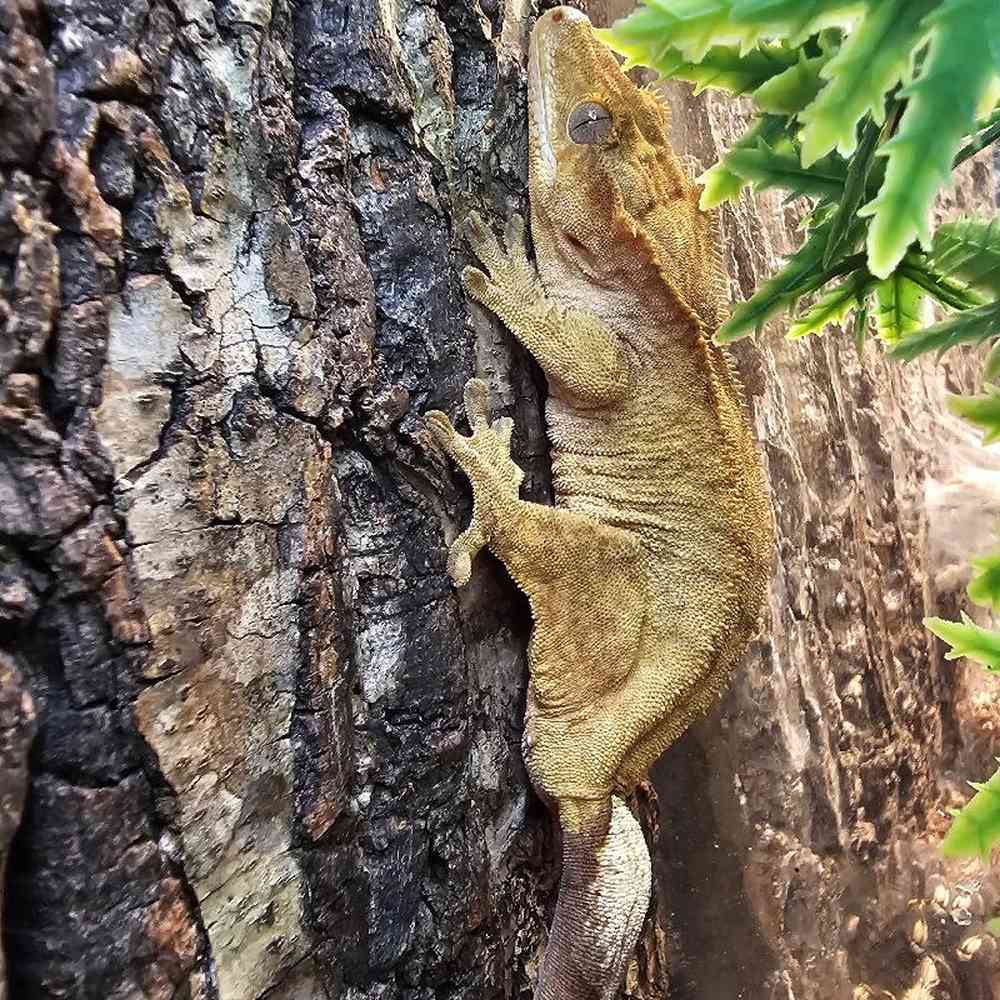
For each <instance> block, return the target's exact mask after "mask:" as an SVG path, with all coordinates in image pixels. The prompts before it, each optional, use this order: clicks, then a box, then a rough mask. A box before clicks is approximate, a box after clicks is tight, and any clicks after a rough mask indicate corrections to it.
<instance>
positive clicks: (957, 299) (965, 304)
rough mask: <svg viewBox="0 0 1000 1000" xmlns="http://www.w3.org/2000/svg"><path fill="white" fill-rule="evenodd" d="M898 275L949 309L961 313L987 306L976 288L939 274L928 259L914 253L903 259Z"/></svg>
mask: <svg viewBox="0 0 1000 1000" xmlns="http://www.w3.org/2000/svg"><path fill="white" fill-rule="evenodd" d="M896 273H898V274H901V275H903V276H904V277H906V278H909V279H910V281H912V282H913V283H914V284H915V285H919V286H920V287H921V288H922V289H923V290H924V291H925V292H926V293H927V294H928V295H930V296H931V298H933V299H935V300H936V301H938V302H940V303H941V305H943V306H945V307H946V308H948V309H956V310H958V311H959V312H961V311H962V310H965V309H975V308H977V307H978V306H981V305H985V304H986V299H985V298H984V297H983V296H982V295H980V294H979V292H977V291H976V290H975V289H974V288H970V287H969V286H968V285H964V284H962V282H960V281H956V280H955V279H954V278H949V277H947V276H946V275H943V274H938V272H937V271H935V270H934V269H933V268H931V267H930V266H929V265H928V264H927V262H926V258H923V257H922V256H921V255H920V254H919V253H916V252H914V251H911V252H910V253H908V254H907V255H906V256H905V257H904V258H903V263H902V264H900V265H899V268H898V269H897V272H896Z"/></svg>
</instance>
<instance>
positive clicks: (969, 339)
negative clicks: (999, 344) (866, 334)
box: [889, 302, 1000, 361]
mask: <svg viewBox="0 0 1000 1000" xmlns="http://www.w3.org/2000/svg"><path fill="white" fill-rule="evenodd" d="M998 333H1000V303H997V302H991V303H989V304H988V305H985V306H979V307H978V308H977V309H967V310H965V312H961V313H959V314H958V315H957V316H951V317H949V318H948V319H946V320H944V321H943V322H941V323H935V324H934V325H933V326H928V327H924V329H923V330H918V331H917V332H916V333H911V334H910V335H909V336H906V337H904V338H903V339H902V340H901V341H899V343H898V344H896V345H895V347H893V349H892V350H891V351H890V352H889V356H890V357H892V358H895V359H896V360H898V361H912V360H913V359H914V358H916V357H919V356H920V355H921V354H926V353H927V352H928V351H947V350H948V349H949V348H952V347H956V346H957V345H958V344H981V343H982V342H983V341H984V340H987V339H988V338H989V337H991V336H995V335H996V334H998Z"/></svg>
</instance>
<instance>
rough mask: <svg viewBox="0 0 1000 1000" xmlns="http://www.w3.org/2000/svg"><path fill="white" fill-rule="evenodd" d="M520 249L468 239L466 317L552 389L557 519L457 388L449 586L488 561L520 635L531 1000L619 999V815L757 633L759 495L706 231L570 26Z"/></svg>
mask: <svg viewBox="0 0 1000 1000" xmlns="http://www.w3.org/2000/svg"><path fill="white" fill-rule="evenodd" d="M528 60H529V61H528V105H529V144H528V146H529V163H528V172H529V179H528V195H529V205H530V234H531V243H532V246H533V248H534V260H535V265H534V266H533V265H532V264H531V263H530V262H529V257H528V251H527V243H526V236H525V225H524V222H523V220H522V219H521V218H520V217H518V216H516V215H515V216H514V217H512V218H511V220H510V222H509V223H508V225H507V228H506V233H505V235H504V238H503V239H502V240H501V239H498V238H496V237H495V236H494V235H492V233H491V232H490V230H489V229H488V227H487V226H486V224H485V223H484V221H483V220H482V218H480V217H479V216H478V215H475V214H473V215H470V217H469V221H468V225H467V239H468V242H469V245H470V246H471V247H472V249H473V251H474V252H475V254H476V256H477V258H478V260H479V261H480V263H481V265H482V266H481V267H469V268H466V269H465V270H464V271H463V284H464V287H465V290H466V292H467V294H468V296H469V297H470V298H471V299H473V300H474V301H476V302H477V303H479V304H480V305H482V306H484V307H485V308H486V309H487V310H489V311H491V312H492V313H494V314H495V315H496V316H497V317H498V318H499V319H500V320H502V322H503V323H504V324H505V325H506V326H507V327H508V328H509V330H510V331H511V332H512V333H513V335H514V336H515V337H516V338H517V339H518V340H519V341H520V342H521V343H522V344H523V345H524V346H525V347H526V348H527V349H528V351H529V352H530V353H531V354H532V355H533V356H534V358H535V359H536V360H537V362H538V363H539V365H540V366H541V368H542V370H543V372H544V374H545V376H546V381H547V383H548V395H547V399H546V403H545V417H546V425H547V433H548V438H549V443H550V447H551V455H552V487H553V495H554V500H555V505H554V506H549V505H546V504H539V503H532V502H529V501H526V500H522V499H521V498H520V487H521V483H522V480H523V472H522V470H521V469H520V468H519V466H518V465H517V464H516V462H515V461H514V459H513V458H512V455H511V437H512V432H513V424H512V422H511V420H510V419H509V418H508V417H500V418H498V419H495V420H491V419H490V405H489V387H488V386H487V384H486V383H485V382H484V381H483V380H481V379H473V380H471V381H470V382H469V383H468V385H467V386H466V389H465V398H464V407H465V414H466V418H467V420H468V423H469V426H470V430H471V434H469V435H466V434H462V433H459V432H458V431H457V430H456V429H455V427H454V426H453V424H452V422H451V420H450V419H449V417H448V416H447V415H445V414H444V413H442V412H440V411H429V412H428V413H426V414H425V419H426V423H427V428H428V430H429V432H430V435H431V438H432V439H433V442H434V443H435V444H436V445H437V446H438V447H439V448H440V449H441V450H443V452H444V453H445V454H446V455H448V456H450V457H451V459H452V460H453V461H454V462H455V463H456V464H457V466H458V467H459V468H460V469H461V471H462V472H463V473H464V475H465V476H466V477H467V478H468V480H469V482H470V484H471V487H472V494H473V510H472V518H471V521H470V524H469V526H468V528H466V529H465V530H464V531H463V532H462V533H461V535H459V536H458V538H456V539H455V541H454V542H453V544H452V545H451V546H450V549H449V553H448V561H447V568H448V571H449V573H450V574H451V576H452V578H453V580H454V582H455V584H456V585H459V586H460V585H463V584H465V583H467V582H468V580H469V579H470V575H471V572H472V561H473V559H474V558H475V556H476V555H477V553H479V552H480V551H481V550H482V549H483V548H488V549H489V550H490V551H492V552H493V553H494V555H495V556H497V557H498V558H499V559H500V560H501V561H502V562H503V564H504V565H505V566H506V568H507V571H508V572H509V574H510V575H511V577H512V578H513V580H514V582H515V583H516V585H517V586H518V587H519V588H520V589H521V590H522V591H524V593H525V594H526V595H527V597H528V601H529V604H530V608H531V614H532V619H533V630H532V636H531V640H530V645H529V650H528V656H529V685H528V696H527V707H526V712H525V722H524V737H523V754H524V759H525V764H526V766H527V770H528V774H529V776H530V779H531V781H532V784H533V786H534V788H535V790H536V791H537V793H538V794H539V796H540V797H541V799H542V800H543V801H544V802H545V804H546V805H547V806H548V808H549V809H550V810H551V812H552V813H553V814H554V816H555V817H556V818H557V820H558V824H559V827H560V829H561V840H562V872H561V876H560V883H559V890H558V897H557V900H556V907H555V914H554V917H553V920H552V926H551V929H550V933H549V937H548V943H547V945H546V948H545V951H544V954H543V956H542V961H541V966H540V971H539V976H538V985H537V987H536V991H535V998H536V1000H604V998H609V997H612V996H614V994H615V992H616V991H617V989H618V988H619V986H620V984H621V982H622V979H623V976H624V973H625V970H626V967H627V963H628V961H629V959H630V958H631V954H632V951H633V949H634V947H635V943H636V940H637V938H638V935H639V932H640V930H641V927H642V924H643V921H644V919H645V915H646V911H647V909H648V906H649V899H650V888H651V871H650V856H649V852H648V849H647V846H646V843H645V839H644V837H643V833H642V830H641V828H640V826H639V824H638V822H637V821H636V819H635V818H634V816H633V815H632V813H631V811H630V810H629V808H628V806H627V804H626V797H627V796H628V794H629V793H630V792H631V791H632V790H633V789H634V788H635V786H636V785H637V783H638V782H640V781H641V780H643V778H644V777H645V775H646V773H647V771H648V769H649V767H650V765H651V764H652V763H653V762H654V761H655V760H656V759H657V758H658V757H659V756H660V755H661V754H662V753H663V752H664V750H666V748H667V747H668V746H669V745H670V744H671V743H673V742H674V741H675V740H676V739H677V738H678V737H679V736H680V735H681V734H682V733H683V732H684V731H685V730H686V729H687V727H688V726H689V725H690V724H691V722H692V721H693V720H694V719H696V718H697V717H699V716H700V715H702V714H704V713H705V712H706V711H707V710H708V709H709V708H710V707H711V706H712V704H713V703H714V702H715V701H716V699H717V698H719V696H720V695H721V693H722V691H723V690H724V688H725V687H726V685H727V684H728V682H729V680H730V678H731V675H732V673H733V671H734V668H735V666H736V664H737V663H738V661H739V659H740V657H741V655H742V654H743V652H744V651H745V649H746V647H747V645H748V643H749V641H750V640H751V638H752V637H753V636H754V634H755V633H756V631H757V629H758V623H759V618H760V614H761V609H762V605H763V601H764V597H765V592H766V588H767V584H768V578H769V575H770V565H771V560H772V549H773V524H772V514H771V507H770V502H769V497H768V490H767V486H766V482H765V477H764V472H763V466H762V462H761V459H760V455H759V453H758V449H757V445H756V442H755V440H754V436H753V433H752V431H751V427H750V422H749V418H748V415H747V409H746V405H745V402H744V399H743V395H742V387H741V385H740V383H739V379H738V378H737V375H736V372H735V368H734V366H733V364H732V362H731V360H730V358H729V357H728V355H727V354H726V353H725V352H724V350H723V349H722V348H720V347H718V346H716V345H715V344H714V343H713V340H712V335H713V334H714V332H715V331H716V329H717V328H718V325H719V323H720V317H721V315H722V313H723V311H724V308H725V302H726V292H727V284H726V280H725V278H724V271H723V269H722V264H721V252H720V247H719V243H718V237H717V235H716V232H715V226H714V222H713V220H712V219H711V218H710V217H709V216H708V215H706V214H705V213H703V212H701V211H700V210H699V208H698V197H699V189H698V186H697V185H696V184H695V182H694V181H693V180H692V179H691V177H690V176H689V175H688V172H686V171H685V169H684V167H683V165H682V163H681V161H680V159H679V157H678V156H677V154H676V153H675V152H674V150H673V149H672V147H671V145H670V142H669V139H668V113H667V109H666V108H665V106H664V105H662V104H661V103H660V102H659V101H658V100H657V98H656V97H655V95H654V94H652V93H651V92H649V91H648V90H645V89H642V88H640V87H639V86H637V85H636V84H635V83H633V81H632V80H631V79H630V78H629V77H628V76H627V75H626V74H625V73H624V72H623V71H622V70H621V68H620V67H619V64H618V60H617V59H616V57H615V56H614V55H613V53H612V52H611V50H610V49H609V48H607V47H606V46H605V45H604V44H603V43H602V42H601V41H600V39H599V38H598V37H597V35H596V34H595V32H594V30H593V29H592V27H591V24H590V21H589V20H588V18H587V17H586V16H585V15H584V14H582V13H581V12H579V11H577V10H575V9H573V8H570V7H558V8H555V9H553V10H550V11H548V12H547V13H546V14H544V15H543V16H542V17H541V18H540V19H539V20H538V21H537V23H536V25H535V27H534V29H533V31H532V34H531V39H530V45H529V55H528Z"/></svg>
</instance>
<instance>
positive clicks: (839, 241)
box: [823, 118, 881, 267]
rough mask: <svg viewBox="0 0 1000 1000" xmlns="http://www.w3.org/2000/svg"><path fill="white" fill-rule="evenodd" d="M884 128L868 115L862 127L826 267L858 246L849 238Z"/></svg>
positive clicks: (825, 257)
mask: <svg viewBox="0 0 1000 1000" xmlns="http://www.w3.org/2000/svg"><path fill="white" fill-rule="evenodd" d="M880 132H881V129H880V127H879V125H878V123H877V122H875V121H874V120H873V119H871V118H868V119H867V120H866V121H865V124H864V126H863V128H862V130H861V141H860V143H859V144H858V148H857V151H856V152H855V154H854V155H853V156H852V157H851V159H850V162H849V163H848V165H847V176H846V177H845V178H844V193H843V194H842V195H841V197H840V202H839V204H838V205H837V210H836V212H835V213H834V215H833V219H832V221H831V228H830V240H829V242H828V243H827V247H826V253H825V254H824V256H823V266H824V267H829V266H830V264H831V263H833V261H834V260H835V259H836V258H837V256H839V254H840V253H841V252H843V251H846V252H848V253H850V252H851V251H852V250H853V249H854V247H853V246H847V245H846V243H845V237H846V235H847V230H848V229H849V228H850V225H851V222H852V221H853V220H854V219H855V217H856V216H857V213H858V206H859V205H860V204H861V201H862V199H863V198H864V196H865V190H866V189H867V187H868V177H869V174H870V173H871V169H872V164H873V163H874V161H875V149H876V148H877V146H878V139H879V134H880Z"/></svg>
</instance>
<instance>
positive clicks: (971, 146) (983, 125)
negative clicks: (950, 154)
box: [951, 77, 1000, 169]
mask: <svg viewBox="0 0 1000 1000" xmlns="http://www.w3.org/2000/svg"><path fill="white" fill-rule="evenodd" d="M997 82H998V83H1000V77H998V79H997ZM997 139H1000V109H997V110H996V111H994V112H993V113H992V114H991V115H990V116H989V117H988V118H987V119H986V120H985V121H981V122H978V123H977V125H976V132H975V134H974V135H973V137H972V141H971V142H969V143H968V144H967V145H965V146H963V147H962V148H961V149H960V150H959V152H958V153H957V155H956V156H955V159H954V160H952V163H951V165H952V168H953V169H954V168H955V167H958V166H961V165H962V164H963V163H965V161H966V160H968V159H969V158H970V157H973V156H975V155H976V153H978V152H981V151H982V150H984V149H985V148H986V147H987V146H989V145H992V144H993V143H994V142H996V141H997Z"/></svg>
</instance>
